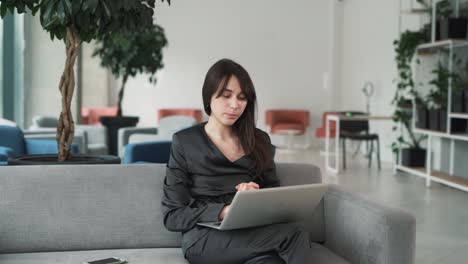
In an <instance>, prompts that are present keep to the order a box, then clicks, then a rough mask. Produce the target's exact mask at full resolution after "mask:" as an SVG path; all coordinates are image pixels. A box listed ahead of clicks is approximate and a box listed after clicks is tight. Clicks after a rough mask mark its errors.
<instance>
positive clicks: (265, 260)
mask: <svg viewBox="0 0 468 264" xmlns="http://www.w3.org/2000/svg"><path fill="white" fill-rule="evenodd" d="M284 263H285V262H284V260H283V259H282V258H280V257H279V256H278V254H276V253H271V254H266V255H261V256H257V257H254V258H251V259H249V260H248V261H246V262H244V264H284Z"/></svg>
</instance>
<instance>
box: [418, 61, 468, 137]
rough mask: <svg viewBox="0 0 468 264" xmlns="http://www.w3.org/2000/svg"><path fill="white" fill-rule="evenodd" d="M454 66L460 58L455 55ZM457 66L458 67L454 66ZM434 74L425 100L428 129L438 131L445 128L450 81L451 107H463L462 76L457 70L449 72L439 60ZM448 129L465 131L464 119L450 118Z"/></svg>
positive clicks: (458, 62)
mask: <svg viewBox="0 0 468 264" xmlns="http://www.w3.org/2000/svg"><path fill="white" fill-rule="evenodd" d="M453 60H454V61H455V63H454V64H455V66H459V65H460V64H461V60H460V59H457V58H456V57H455V56H454V58H453ZM456 68H458V67H456ZM432 73H433V74H434V75H435V77H434V79H432V80H431V81H430V82H429V84H431V85H432V89H431V90H430V91H429V94H428V96H427V101H428V104H429V107H430V110H429V118H430V124H431V125H430V129H432V130H438V131H446V130H447V117H448V113H447V112H448V110H449V108H448V105H447V103H448V95H449V94H448V93H449V86H450V82H451V90H452V100H451V101H452V105H451V108H452V109H451V110H452V112H453V111H454V110H453V108H454V107H455V108H458V109H460V108H463V100H461V98H462V96H461V94H462V84H463V82H462V76H461V75H459V74H458V73H457V71H453V72H450V71H449V70H448V69H447V68H446V67H445V66H444V65H443V64H442V63H441V62H439V63H438V65H437V68H436V69H434V70H433V71H432ZM450 121H451V122H450V124H451V125H450V131H451V132H465V131H466V120H463V119H456V118H452V119H451V120H450Z"/></svg>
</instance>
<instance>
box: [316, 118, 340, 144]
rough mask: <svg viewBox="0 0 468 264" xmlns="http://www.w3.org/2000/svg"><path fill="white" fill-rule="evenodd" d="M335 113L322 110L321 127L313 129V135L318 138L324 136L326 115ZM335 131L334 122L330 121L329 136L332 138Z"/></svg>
mask: <svg viewBox="0 0 468 264" xmlns="http://www.w3.org/2000/svg"><path fill="white" fill-rule="evenodd" d="M333 114H337V112H323V114H322V127H319V128H317V129H316V130H315V136H316V137H318V138H325V135H326V121H327V115H333ZM335 133H336V122H333V121H332V122H330V137H332V138H334V137H335Z"/></svg>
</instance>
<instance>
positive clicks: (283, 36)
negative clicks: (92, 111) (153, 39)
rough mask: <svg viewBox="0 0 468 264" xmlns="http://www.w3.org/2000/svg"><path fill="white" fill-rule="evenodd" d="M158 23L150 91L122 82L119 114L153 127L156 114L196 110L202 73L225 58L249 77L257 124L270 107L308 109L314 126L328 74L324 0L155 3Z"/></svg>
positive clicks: (139, 81) (139, 82)
mask: <svg viewBox="0 0 468 264" xmlns="http://www.w3.org/2000/svg"><path fill="white" fill-rule="evenodd" d="M156 9H157V10H156V17H157V22H158V23H159V24H160V25H162V26H163V27H164V29H165V30H166V35H167V38H168V41H169V46H168V48H166V49H165V50H164V64H165V68H164V69H163V70H162V71H161V72H160V73H159V75H158V77H159V78H158V83H157V85H156V86H154V85H151V84H149V82H148V81H147V77H146V76H140V77H137V78H135V79H132V80H129V82H128V87H127V88H126V94H125V100H124V103H123V107H124V114H127V115H138V116H140V118H141V119H140V120H141V121H140V124H139V125H154V124H155V122H156V120H155V117H156V109H158V108H168V107H196V108H201V109H202V96H201V89H202V85H203V80H204V77H205V74H206V72H207V70H208V68H209V67H210V66H211V65H212V64H213V63H214V62H216V61H217V60H218V59H221V58H224V57H227V58H231V59H234V60H235V61H237V62H239V63H240V64H241V65H243V66H244V67H245V68H246V69H247V71H248V72H249V73H250V75H251V77H252V79H253V81H254V84H255V87H256V90H257V95H258V109H259V111H258V113H259V114H258V124H257V125H258V126H259V127H260V128H264V127H265V124H264V123H265V122H264V112H265V109H269V108H301V109H307V110H309V111H311V114H312V124H313V126H318V125H319V123H320V113H321V112H322V111H324V110H326V108H327V107H328V104H329V100H328V99H329V98H328V94H327V92H326V91H324V89H323V80H322V78H323V73H324V72H326V71H328V70H329V57H330V52H329V50H330V43H329V39H330V36H329V32H330V28H329V22H330V19H329V0H316V1H307V0H298V1H294V3H291V2H287V1H280V0H257V1H247V0H243V1H219V0H200V1H172V5H171V6H167V4H166V3H158V6H157V8H156Z"/></svg>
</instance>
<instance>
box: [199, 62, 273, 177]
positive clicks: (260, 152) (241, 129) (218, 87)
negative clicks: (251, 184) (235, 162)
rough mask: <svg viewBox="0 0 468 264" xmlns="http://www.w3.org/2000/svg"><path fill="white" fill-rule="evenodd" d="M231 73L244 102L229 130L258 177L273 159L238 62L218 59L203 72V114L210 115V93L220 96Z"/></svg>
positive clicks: (250, 87) (249, 81)
mask: <svg viewBox="0 0 468 264" xmlns="http://www.w3.org/2000/svg"><path fill="white" fill-rule="evenodd" d="M232 76H235V77H236V78H237V79H238V80H239V84H240V88H241V90H242V92H243V93H244V95H245V97H246V98H247V106H246V108H245V110H244V112H243V113H242V115H241V116H240V117H239V119H238V120H237V121H236V122H235V123H234V124H233V126H232V127H233V130H234V132H235V133H236V135H237V136H238V137H239V140H240V143H241V145H242V148H243V149H244V152H245V153H246V154H247V155H249V156H250V157H251V158H252V160H253V161H254V162H253V166H252V167H251V173H252V174H253V177H254V178H256V177H261V174H262V173H263V171H264V170H265V169H267V167H268V166H269V165H270V164H269V163H270V162H272V159H273V152H272V147H271V143H270V141H269V139H268V137H265V135H264V133H262V132H261V131H260V130H258V129H256V127H255V109H256V106H257V105H256V100H257V96H256V94H255V88H254V85H253V82H252V79H251V78H250V76H249V74H248V73H247V71H246V70H245V69H244V68H243V67H242V66H241V65H239V64H238V63H236V62H234V61H232V60H230V59H221V60H219V61H218V62H216V63H215V64H213V66H211V68H210V69H209V70H208V72H207V73H206V77H205V82H204V84H203V90H202V94H203V106H204V108H205V112H206V114H207V115H211V108H210V103H211V97H212V96H213V95H214V94H215V93H216V92H217V94H216V97H220V96H221V95H222V94H223V92H224V91H225V90H226V87H227V84H228V83H229V80H230V79H231V78H232Z"/></svg>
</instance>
